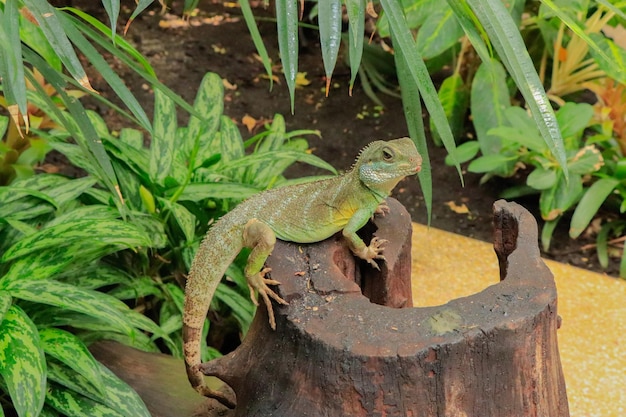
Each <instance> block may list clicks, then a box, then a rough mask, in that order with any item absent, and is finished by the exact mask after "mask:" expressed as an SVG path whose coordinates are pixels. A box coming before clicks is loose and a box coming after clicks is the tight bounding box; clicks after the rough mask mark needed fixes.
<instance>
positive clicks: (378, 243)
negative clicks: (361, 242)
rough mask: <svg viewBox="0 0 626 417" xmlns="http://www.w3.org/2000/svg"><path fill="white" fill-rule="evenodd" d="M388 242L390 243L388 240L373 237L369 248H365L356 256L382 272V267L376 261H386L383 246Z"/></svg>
mask: <svg viewBox="0 0 626 417" xmlns="http://www.w3.org/2000/svg"><path fill="white" fill-rule="evenodd" d="M387 242H389V241H388V240H386V239H381V238H379V237H373V238H372V240H371V241H370V244H369V246H366V247H364V248H363V250H361V251H359V253H356V255H357V256H358V257H359V258H361V259H363V260H365V261H367V263H369V264H370V265H372V266H373V267H374V268H376V269H378V270H379V271H380V267H379V266H378V264H377V263H376V261H375V259H381V260H383V261H384V260H385V255H383V250H384V248H383V246H384V245H385V243H387Z"/></svg>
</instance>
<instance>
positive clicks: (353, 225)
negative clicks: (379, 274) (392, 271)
mask: <svg viewBox="0 0 626 417" xmlns="http://www.w3.org/2000/svg"><path fill="white" fill-rule="evenodd" d="M372 215H373V212H372V210H367V209H361V210H357V211H356V212H355V213H354V215H353V216H352V217H351V218H350V220H349V221H348V223H347V224H346V226H345V227H344V228H343V232H342V233H343V237H344V238H345V239H346V241H347V242H348V246H349V247H350V250H351V251H352V253H354V254H355V255H356V256H358V257H359V258H361V259H363V260H365V261H367V262H368V263H369V264H370V265H372V266H373V267H374V268H376V269H378V270H380V268H379V267H378V264H377V263H376V261H375V259H381V260H385V255H383V253H382V252H383V245H384V244H385V243H387V240H385V239H380V238H378V237H373V238H372V240H371V242H370V244H369V246H368V245H366V244H365V242H363V239H361V238H360V237H359V235H357V234H356V232H357V231H358V230H359V229H360V228H362V227H363V226H365V223H367V221H368V220H369V219H370V218H371V217H372Z"/></svg>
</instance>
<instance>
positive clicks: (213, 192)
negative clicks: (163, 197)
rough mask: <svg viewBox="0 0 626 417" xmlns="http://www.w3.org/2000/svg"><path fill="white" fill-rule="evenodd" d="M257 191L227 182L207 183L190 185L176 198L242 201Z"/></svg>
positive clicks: (183, 199)
mask: <svg viewBox="0 0 626 417" xmlns="http://www.w3.org/2000/svg"><path fill="white" fill-rule="evenodd" d="M259 191H261V190H259V189H258V188H256V187H253V186H250V185H244V184H237V183H227V182H209V183H198V182H197V183H191V184H189V185H188V186H187V187H185V189H184V190H183V192H182V193H181V194H180V197H179V198H178V199H179V200H181V201H202V200H205V199H207V198H212V199H216V200H222V199H234V200H243V199H246V198H248V197H250V196H252V195H254V194H256V193H258V192H259ZM174 192H176V189H172V190H168V191H167V193H166V194H167V195H168V196H170V195H171V194H174Z"/></svg>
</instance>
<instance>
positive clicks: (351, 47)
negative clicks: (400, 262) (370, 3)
mask: <svg viewBox="0 0 626 417" xmlns="http://www.w3.org/2000/svg"><path fill="white" fill-rule="evenodd" d="M345 4H346V14H347V15H348V25H349V28H348V56H349V57H350V95H352V87H353V86H354V81H355V80H356V76H357V74H358V73H359V66H360V65H361V57H362V55H363V37H364V36H365V1H364V0H345Z"/></svg>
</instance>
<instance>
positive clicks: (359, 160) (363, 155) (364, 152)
mask: <svg viewBox="0 0 626 417" xmlns="http://www.w3.org/2000/svg"><path fill="white" fill-rule="evenodd" d="M384 144H385V142H384V141H382V140H377V141H374V142H370V143H369V144H367V145H366V146H365V147H364V148H363V149H361V150H360V151H359V154H358V155H357V156H356V159H355V161H354V163H353V164H352V166H351V167H350V170H351V171H352V170H355V169H357V168H358V167H359V166H361V165H363V163H364V162H367V161H368V159H369V158H368V156H370V154H373V152H372V150H373V149H374V150H378V149H380V147H381V145H384Z"/></svg>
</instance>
